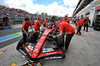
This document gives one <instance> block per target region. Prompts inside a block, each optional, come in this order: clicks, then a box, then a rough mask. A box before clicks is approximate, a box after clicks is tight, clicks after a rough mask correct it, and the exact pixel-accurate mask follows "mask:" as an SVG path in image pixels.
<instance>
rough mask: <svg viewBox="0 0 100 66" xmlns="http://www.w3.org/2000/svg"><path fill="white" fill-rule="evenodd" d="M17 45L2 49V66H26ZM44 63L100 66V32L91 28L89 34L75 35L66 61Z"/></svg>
mask: <svg viewBox="0 0 100 66" xmlns="http://www.w3.org/2000/svg"><path fill="white" fill-rule="evenodd" d="M74 27H75V26H74ZM20 38H21V37H20ZM20 38H19V39H20ZM12 40H14V39H12ZM17 43H18V41H17V42H15V43H12V44H10V45H8V46H6V47H3V48H1V49H0V66H11V65H13V66H21V65H22V64H24V62H25V61H26V59H25V58H23V57H22V55H21V54H20V53H19V52H18V51H17V50H16V45H17ZM44 46H47V47H51V46H53V42H49V41H47V42H45V44H44ZM42 63H43V66H100V32H99V31H94V30H93V29H92V28H89V32H85V31H82V35H81V36H78V35H74V37H73V39H72V41H71V43H70V46H69V50H68V51H67V52H66V58H65V59H59V60H50V61H43V62H42Z"/></svg>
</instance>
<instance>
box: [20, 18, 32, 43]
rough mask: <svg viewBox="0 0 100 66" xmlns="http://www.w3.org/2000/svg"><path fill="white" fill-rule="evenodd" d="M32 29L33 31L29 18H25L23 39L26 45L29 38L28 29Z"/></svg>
mask: <svg viewBox="0 0 100 66" xmlns="http://www.w3.org/2000/svg"><path fill="white" fill-rule="evenodd" d="M29 26H30V27H31V30H32V31H33V28H32V25H31V22H30V21H29V18H25V22H23V24H22V33H23V39H24V42H25V43H26V42H27V39H26V38H27V36H28V27H29Z"/></svg>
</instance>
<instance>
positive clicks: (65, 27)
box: [59, 22, 75, 34]
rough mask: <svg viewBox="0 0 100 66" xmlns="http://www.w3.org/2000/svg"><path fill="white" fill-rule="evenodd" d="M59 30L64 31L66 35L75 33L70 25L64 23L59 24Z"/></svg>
mask: <svg viewBox="0 0 100 66" xmlns="http://www.w3.org/2000/svg"><path fill="white" fill-rule="evenodd" d="M59 29H60V31H64V32H66V33H67V34H72V33H74V32H75V30H74V28H73V27H72V26H71V25H70V24H68V23H66V22H61V23H60V24H59Z"/></svg>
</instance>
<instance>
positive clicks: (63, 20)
mask: <svg viewBox="0 0 100 66" xmlns="http://www.w3.org/2000/svg"><path fill="white" fill-rule="evenodd" d="M61 22H67V23H69V24H70V21H69V19H68V18H67V15H65V17H64V18H63V19H62V20H61Z"/></svg>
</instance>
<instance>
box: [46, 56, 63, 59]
mask: <svg viewBox="0 0 100 66" xmlns="http://www.w3.org/2000/svg"><path fill="white" fill-rule="evenodd" d="M58 58H62V56H58V57H47V58H45V59H58Z"/></svg>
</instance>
